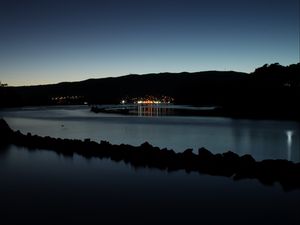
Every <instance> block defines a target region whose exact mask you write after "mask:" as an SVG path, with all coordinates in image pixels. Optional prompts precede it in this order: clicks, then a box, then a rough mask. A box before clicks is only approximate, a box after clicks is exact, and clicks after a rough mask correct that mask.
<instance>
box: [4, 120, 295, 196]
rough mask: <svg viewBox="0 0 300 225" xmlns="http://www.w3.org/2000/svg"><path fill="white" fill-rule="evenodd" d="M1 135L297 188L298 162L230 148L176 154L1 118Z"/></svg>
mask: <svg viewBox="0 0 300 225" xmlns="http://www.w3.org/2000/svg"><path fill="white" fill-rule="evenodd" d="M0 136H1V143H0V145H9V144H13V145H17V146H22V147H27V148H29V149H45V150H52V151H54V152H56V153H57V154H62V155H65V156H72V155H73V154H78V155H81V156H84V157H86V158H91V157H98V158H108V159H111V160H113V161H116V162H119V161H124V162H125V163H129V164H131V165H132V166H133V167H136V168H139V167H142V168H157V169H160V170H163V171H168V172H172V171H178V170H185V171H186V172H188V173H189V172H198V173H200V174H207V175H213V176H225V177H228V178H231V179H233V180H242V179H257V180H258V181H260V182H261V183H262V184H264V185H269V186H271V185H273V184H274V183H276V182H278V183H280V185H281V186H282V188H283V189H284V190H285V191H291V190H294V189H300V163H293V162H290V161H287V160H263V161H259V162H258V161H255V160H254V158H253V157H252V156H251V155H244V156H239V155H237V154H236V153H233V152H230V151H229V152H225V153H223V154H212V153H211V152H210V151H208V150H207V149H205V148H200V149H199V150H198V154H195V153H193V151H192V149H187V150H185V151H184V152H182V153H175V152H174V151H173V150H168V149H165V148H164V149H161V148H159V147H153V146H152V145H150V144H149V143H148V142H145V143H144V144H142V145H140V146H138V147H135V146H131V145H125V144H121V145H113V144H111V143H109V142H107V141H101V142H100V143H97V142H94V141H91V140H90V139H85V140H84V141H81V140H73V139H61V138H52V137H48V136H47V137H41V136H38V135H32V134H30V133H28V134H26V135H24V134H22V133H21V132H20V131H13V130H12V129H11V128H10V127H9V126H8V124H7V123H6V121H5V120H3V119H0Z"/></svg>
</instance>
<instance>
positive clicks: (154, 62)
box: [0, 0, 299, 85]
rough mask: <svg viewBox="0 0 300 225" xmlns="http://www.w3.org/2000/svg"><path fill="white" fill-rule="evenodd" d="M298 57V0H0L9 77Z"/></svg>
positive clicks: (2, 71)
mask: <svg viewBox="0 0 300 225" xmlns="http://www.w3.org/2000/svg"><path fill="white" fill-rule="evenodd" d="M298 60H299V1H298V0H249V1H248V0H239V1H234V0H226V1H225V0H222V1H221V0H219V1H217V0H206V1H202V0H98V1H96V0H94V1H93V0H90V1H89V0H82V1H77V0H69V1H67V0H51V1H50V0H35V1H34V0H19V1H17V0H0V81H2V82H4V83H8V84H9V85H31V84H45V83H56V82H61V81H77V80H84V79H88V78H92V77H93V78H100V77H108V76H120V75H126V74H132V73H135V74H136V73H137V74H143V73H151V72H165V71H168V72H181V71H191V72H192V71H204V70H237V71H244V72H251V71H253V70H254V69H255V68H256V67H259V66H262V65H263V64H265V63H275V62H279V63H280V64H283V65H289V64H293V63H297V62H298Z"/></svg>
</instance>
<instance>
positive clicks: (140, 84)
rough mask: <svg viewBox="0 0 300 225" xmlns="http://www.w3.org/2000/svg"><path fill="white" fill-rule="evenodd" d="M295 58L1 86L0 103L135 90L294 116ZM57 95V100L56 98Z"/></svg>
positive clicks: (106, 96)
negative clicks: (237, 67)
mask: <svg viewBox="0 0 300 225" xmlns="http://www.w3.org/2000/svg"><path fill="white" fill-rule="evenodd" d="M299 74H300V64H293V65H290V66H281V65H280V64H278V63H275V64H271V65H267V64H266V65H264V66H262V67H260V68H257V69H256V70H255V71H254V72H253V73H249V74H248V73H241V72H234V71H226V72H222V71H208V72H195V73H187V72H183V73H159V74H146V75H127V76H122V77H116V78H101V79H89V80H85V81H80V82H64V83H59V84H51V85H38V86H23V87H1V88H0V106H1V107H16V106H29V105H30V106H39V105H55V104H58V103H61V104H82V103H84V102H87V103H88V104H118V103H119V102H120V100H121V99H123V98H125V97H127V98H133V97H138V96H145V95H153V96H161V95H166V96H171V97H172V98H174V103H175V104H191V105H198V106H219V108H220V111H219V112H218V113H217V114H218V115H229V116H236V117H267V118H273V117H274V118H284V119H285V118H287V119H299V115H300V114H299V113H300V110H299V106H298V103H297V102H298V101H299V97H300V75H299ZM58 100H60V101H58Z"/></svg>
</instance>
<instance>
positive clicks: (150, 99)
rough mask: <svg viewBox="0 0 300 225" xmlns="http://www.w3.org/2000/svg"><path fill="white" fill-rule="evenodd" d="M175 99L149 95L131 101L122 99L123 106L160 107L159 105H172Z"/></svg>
mask: <svg viewBox="0 0 300 225" xmlns="http://www.w3.org/2000/svg"><path fill="white" fill-rule="evenodd" d="M173 102H174V98H172V97H169V96H164V95H163V96H160V97H155V96H152V95H147V96H145V97H137V98H131V99H122V100H121V104H135V105H159V104H172V103H173Z"/></svg>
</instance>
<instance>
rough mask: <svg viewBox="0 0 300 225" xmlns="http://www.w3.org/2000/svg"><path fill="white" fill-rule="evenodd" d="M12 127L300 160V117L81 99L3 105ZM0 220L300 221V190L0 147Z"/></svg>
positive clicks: (27, 221) (186, 222) (56, 134)
mask: <svg viewBox="0 0 300 225" xmlns="http://www.w3.org/2000/svg"><path fill="white" fill-rule="evenodd" d="M1 115H2V116H4V117H5V119H6V120H7V121H8V123H9V124H10V125H11V127H12V128H14V129H20V130H21V131H23V132H32V133H36V134H39V135H44V136H45V135H50V136H54V137H67V138H86V137H90V138H91V139H95V140H100V139H107V140H109V141H111V142H113V143H122V142H125V143H129V144H136V145H139V144H141V143H142V142H144V141H146V140H148V141H149V142H150V143H153V144H154V145H158V146H160V147H165V146H166V147H170V148H174V149H175V150H177V151H180V150H183V149H185V148H187V147H195V148H196V147H201V146H205V147H207V148H208V149H210V150H213V151H215V152H223V151H224V150H226V149H232V150H235V151H236V152H238V153H240V154H244V153H251V154H254V156H255V157H256V158H257V159H264V158H287V159H292V160H294V161H300V159H299V124H298V123H296V122H275V121H250V120H231V119H225V118H196V117H192V118H185V117H182V118H179V117H151V118H149V117H128V116H118V115H105V114H91V113H90V112H89V111H88V109H87V108H84V107H75V108H74V107H68V108H66V107H62V108H57V107H55V108H42V109H41V108H39V109H37V108H32V109H25V110H24V109H23V110H7V111H2V112H1V113H0V116H1ZM0 179H1V182H0V224H101V223H102V224H284V225H289V224H295V225H296V224H297V225H298V224H300V214H299V209H300V190H294V191H290V192H285V191H283V190H282V188H281V186H279V184H275V185H274V186H264V185H263V184H261V183H259V182H258V181H256V180H242V181H233V180H232V179H230V178H225V177H214V176H208V175H202V174H198V173H190V174H188V173H186V172H184V171H179V172H173V173H168V172H166V171H161V170H158V169H154V170H151V169H148V168H138V169H137V168H133V167H132V166H131V165H128V164H125V163H124V162H119V163H116V162H112V161H110V160H105V159H97V158H91V159H86V158H83V157H81V156H78V155H74V156H73V157H64V156H62V155H58V154H56V153H54V152H51V151H47V150H29V149H26V148H21V147H16V146H13V145H10V146H6V147H2V148H1V150H0Z"/></svg>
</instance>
